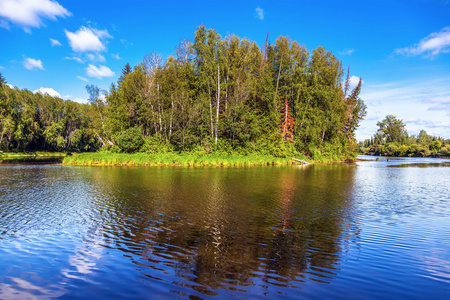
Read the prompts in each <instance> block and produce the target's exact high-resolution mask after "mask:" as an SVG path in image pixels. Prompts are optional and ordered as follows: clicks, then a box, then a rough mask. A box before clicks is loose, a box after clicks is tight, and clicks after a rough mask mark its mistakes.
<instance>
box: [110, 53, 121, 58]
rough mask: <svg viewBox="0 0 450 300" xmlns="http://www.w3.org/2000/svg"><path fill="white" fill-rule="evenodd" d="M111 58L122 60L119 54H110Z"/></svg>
mask: <svg viewBox="0 0 450 300" xmlns="http://www.w3.org/2000/svg"><path fill="white" fill-rule="evenodd" d="M111 56H112V57H113V58H115V59H122V58H121V57H120V56H119V53H117V54H112V53H111Z"/></svg>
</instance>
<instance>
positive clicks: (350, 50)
mask: <svg viewBox="0 0 450 300" xmlns="http://www.w3.org/2000/svg"><path fill="white" fill-rule="evenodd" d="M354 52H355V49H345V50H344V51H340V52H339V54H340V55H348V56H350V55H352V54H353V53H354Z"/></svg>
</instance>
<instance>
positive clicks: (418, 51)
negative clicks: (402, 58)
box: [394, 26, 450, 58]
mask: <svg viewBox="0 0 450 300" xmlns="http://www.w3.org/2000/svg"><path fill="white" fill-rule="evenodd" d="M394 53H395V54H400V55H407V56H417V55H423V54H424V55H426V56H427V57H431V58H432V57H434V56H436V55H438V54H441V53H450V26H449V27H444V28H443V29H442V30H441V31H440V32H433V33H431V34H430V35H428V36H427V37H425V38H424V39H422V40H421V41H420V42H419V43H417V44H415V45H414V46H411V47H405V48H401V49H396V50H395V51H394Z"/></svg>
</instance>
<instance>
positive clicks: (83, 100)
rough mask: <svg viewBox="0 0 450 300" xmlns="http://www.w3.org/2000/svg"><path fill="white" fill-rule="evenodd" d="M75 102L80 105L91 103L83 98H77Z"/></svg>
mask: <svg viewBox="0 0 450 300" xmlns="http://www.w3.org/2000/svg"><path fill="white" fill-rule="evenodd" d="M73 102H78V103H81V104H86V103H88V102H89V101H88V100H87V99H83V98H75V99H74V100H73Z"/></svg>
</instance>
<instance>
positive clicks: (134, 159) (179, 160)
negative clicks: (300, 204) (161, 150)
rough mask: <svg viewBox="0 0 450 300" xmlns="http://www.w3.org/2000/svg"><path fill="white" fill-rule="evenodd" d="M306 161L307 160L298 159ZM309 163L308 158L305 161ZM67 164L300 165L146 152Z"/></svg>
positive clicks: (265, 158)
mask: <svg viewBox="0 0 450 300" xmlns="http://www.w3.org/2000/svg"><path fill="white" fill-rule="evenodd" d="M298 158H299V159H305V158H304V157H298ZM305 160H306V159H305ZM63 164H65V165H84V166H183V167H238V166H267V165H292V164H296V163H295V162H294V161H293V160H292V159H291V158H280V157H273V156H269V155H256V154H255V155H219V154H203V155H195V154H174V153H167V154H146V153H135V154H126V153H111V152H106V151H103V152H95V153H80V154H74V155H71V156H66V157H64V160H63Z"/></svg>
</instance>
